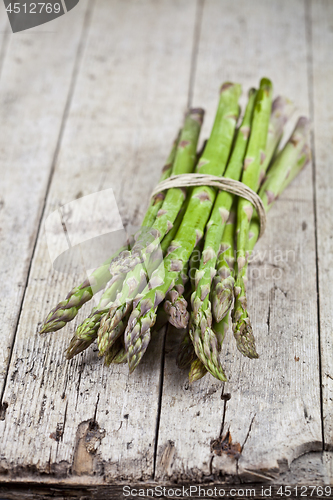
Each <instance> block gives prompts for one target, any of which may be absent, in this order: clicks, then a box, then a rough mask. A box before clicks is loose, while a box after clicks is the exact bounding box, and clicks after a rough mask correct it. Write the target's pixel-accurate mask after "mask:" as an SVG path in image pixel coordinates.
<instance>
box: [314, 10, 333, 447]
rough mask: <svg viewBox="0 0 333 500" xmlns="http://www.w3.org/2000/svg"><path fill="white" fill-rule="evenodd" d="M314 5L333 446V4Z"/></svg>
mask: <svg viewBox="0 0 333 500" xmlns="http://www.w3.org/2000/svg"><path fill="white" fill-rule="evenodd" d="M309 7H310V8H309V16H310V18H309V23H310V25H309V30H310V33H309V35H310V41H311V42H312V51H311V54H310V57H311V63H312V65H311V79H312V82H311V83H312V85H313V89H312V90H313V135H314V148H315V166H316V170H315V181H316V208H317V248H318V282H319V307H320V339H321V364H322V365H321V375H322V388H323V389H322V390H323V412H324V437H325V446H326V448H327V449H333V415H332V406H333V340H332V324H333V293H332V291H331V290H332V288H331V284H332V282H333V246H332V225H333V215H332V209H331V200H332V196H333V171H332V155H333V101H332V81H333V55H332V51H331V50H330V47H331V45H332V43H333V28H332V26H333V24H332V16H333V5H332V3H331V2H328V1H322V0H321V1H319V2H315V3H314V2H312V3H311V4H309Z"/></svg>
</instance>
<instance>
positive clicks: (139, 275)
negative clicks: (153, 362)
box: [98, 109, 203, 353]
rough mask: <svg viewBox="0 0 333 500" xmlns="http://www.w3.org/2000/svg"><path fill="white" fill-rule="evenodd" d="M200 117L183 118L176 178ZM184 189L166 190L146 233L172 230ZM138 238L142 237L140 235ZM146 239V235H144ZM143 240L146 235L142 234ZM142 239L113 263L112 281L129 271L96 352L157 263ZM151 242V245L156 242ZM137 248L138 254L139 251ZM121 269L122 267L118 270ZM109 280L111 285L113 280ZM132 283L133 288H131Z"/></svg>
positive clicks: (188, 161) (194, 113)
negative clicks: (128, 255)
mask: <svg viewBox="0 0 333 500" xmlns="http://www.w3.org/2000/svg"><path fill="white" fill-rule="evenodd" d="M202 118H203V110H201V109H191V110H190V111H189V112H188V114H187V116H186V119H185V124H184V128H183V130H182V133H181V137H180V142H179V144H178V148H177V153H176V157H175V161H174V167H173V172H172V173H173V174H174V175H180V174H183V173H189V172H190V171H192V169H193V167H194V164H195V160H196V155H195V150H196V146H197V142H198V137H199V133H200V128H201V124H202ZM185 196H186V193H185V190H184V189H181V188H173V189H169V190H168V193H167V194H166V197H165V200H164V203H163V206H162V209H161V210H159V212H158V213H157V218H156V220H155V222H154V224H153V226H152V228H151V229H150V230H149V231H148V233H151V234H152V235H157V234H158V235H159V238H162V237H163V235H164V234H165V233H166V232H167V231H168V230H169V229H171V228H172V222H174V219H176V218H177V215H178V214H179V210H180V209H181V206H182V204H183V202H184V200H185ZM141 236H142V235H141ZM148 236H149V235H148ZM145 237H147V234H145ZM145 237H141V239H140V236H139V238H138V240H137V242H136V244H135V245H134V247H133V249H132V252H131V259H130V260H129V262H127V261H126V260H120V262H118V261H117V262H116V263H115V269H118V271H117V270H116V271H115V275H114V277H113V279H115V278H116V277H117V276H119V274H117V273H118V272H119V269H124V268H126V269H129V271H128V273H127V275H126V277H125V280H124V284H123V289H122V291H121V293H119V294H118V296H117V299H116V301H115V303H114V305H113V306H112V309H110V313H109V315H108V321H107V322H104V323H103V326H102V327H101V329H100V331H99V334H98V345H99V349H100V352H102V353H103V352H105V350H106V349H108V346H109V347H110V345H111V344H112V342H113V341H114V340H115V338H114V336H113V335H112V330H113V329H114V328H116V326H117V324H118V323H119V321H121V320H122V318H123V317H124V316H125V315H126V314H127V312H128V311H130V309H131V307H132V303H133V300H134V298H135V297H136V295H137V294H138V293H140V292H141V291H142V289H143V288H144V287H143V286H141V284H146V283H144V281H145V279H146V282H147V281H148V278H149V276H150V275H151V269H154V266H155V267H157V265H158V264H159V262H158V259H157V262H156V261H155V253H157V256H158V254H159V253H160V254H161V252H158V250H159V249H158V246H156V245H155V246H154V245H152V242H150V243H151V244H150V245H148V247H149V248H148V247H146V248H144V244H145V243H147V240H145ZM156 241H157V240H156V239H155V243H156ZM139 247H140V251H139ZM145 265H147V267H148V269H149V271H148V272H147V271H146V269H145ZM122 266H125V267H122ZM113 279H112V280H111V283H112V281H113ZM133 283H134V285H135V286H133ZM153 283H154V280H153V278H151V280H150V285H151V286H152V285H153Z"/></svg>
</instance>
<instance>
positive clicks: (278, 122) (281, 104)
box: [259, 96, 294, 184]
mask: <svg viewBox="0 0 333 500" xmlns="http://www.w3.org/2000/svg"><path fill="white" fill-rule="evenodd" d="M293 110H294V107H293V104H292V102H291V101H290V100H289V99H287V98H286V97H283V96H278V97H276V98H275V99H274V101H273V103H272V112H271V116H270V119H269V125H268V132H267V141H266V147H265V159H264V160H263V163H262V166H261V169H260V176H259V184H261V183H262V181H263V179H264V177H265V174H266V171H267V169H268V167H269V164H270V163H271V161H272V158H273V156H274V153H275V151H276V149H277V147H278V145H279V143H280V141H281V138H282V135H283V129H284V126H285V124H286V123H287V121H288V120H289V118H290V116H291V114H292V112H293Z"/></svg>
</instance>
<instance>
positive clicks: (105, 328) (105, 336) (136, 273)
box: [98, 266, 147, 355]
mask: <svg viewBox="0 0 333 500" xmlns="http://www.w3.org/2000/svg"><path fill="white" fill-rule="evenodd" d="M146 284H147V275H146V273H145V271H144V268H143V267H142V266H136V267H135V268H134V269H133V270H132V271H131V272H130V273H129V274H128V275H127V276H126V277H125V280H124V282H123V286H122V289H121V291H120V292H119V293H118V295H117V297H116V299H115V301H114V302H113V304H111V306H110V309H109V311H108V312H107V314H106V315H105V316H104V317H103V319H102V321H101V324H100V327H99V330H98V349H99V352H100V355H103V354H104V353H105V351H106V350H107V349H110V348H111V346H112V344H113V342H115V340H116V339H117V337H118V336H119V335H120V333H119V328H117V326H118V324H119V323H122V320H123V319H124V318H125V317H126V316H127V315H128V313H129V312H130V310H131V308H132V303H133V300H134V298H135V297H136V296H137V295H138V293H140V292H141V291H142V290H143V289H144V287H145V286H146Z"/></svg>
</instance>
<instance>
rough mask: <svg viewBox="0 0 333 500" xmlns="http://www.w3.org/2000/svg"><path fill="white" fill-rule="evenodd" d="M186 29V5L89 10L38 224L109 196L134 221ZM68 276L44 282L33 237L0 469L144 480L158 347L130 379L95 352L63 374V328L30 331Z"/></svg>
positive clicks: (156, 166) (182, 81)
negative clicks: (86, 200)
mask: <svg viewBox="0 0 333 500" xmlns="http://www.w3.org/2000/svg"><path fill="white" fill-rule="evenodd" d="M175 12H177V15H176V16H175ZM194 20H195V3H192V2H186V0H173V1H170V0H163V1H160V2H154V1H152V0H144V1H142V2H139V3H138V2H136V1H134V0H133V1H128V2H126V3H124V2H122V1H121V0H113V1H110V0H99V1H98V2H96V4H95V8H94V9H93V13H92V18H91V25H90V27H89V32H88V33H87V34H86V39H85V40H86V43H85V48H84V53H83V59H82V64H81V65H80V68H79V72H78V75H77V83H76V86H75V91H74V94H73V99H72V101H71V104H70V110H69V115H68V119H67V121H66V124H65V127H64V133H63V138H62V142H61V148H60V152H59V155H58V159H57V163H56V166H55V172H54V176H53V180H52V185H51V187H50V192H49V196H48V199H47V205H46V210H45V219H46V218H47V217H48V215H49V214H51V213H52V212H53V211H54V210H56V209H57V208H58V207H59V206H62V205H64V204H66V203H67V202H71V201H73V200H75V199H76V198H80V197H82V196H84V195H87V194H91V193H95V192H99V191H101V190H103V189H106V188H112V189H113V192H114V194H115V197H116V199H117V203H118V207H119V210H120V213H121V215H122V216H123V221H124V223H126V222H128V221H130V223H131V224H132V225H134V224H138V223H139V222H140V221H141V218H142V216H143V214H144V210H145V208H146V206H147V204H148V200H149V195H150V192H151V190H152V188H153V186H154V185H155V183H156V182H157V180H158V177H159V175H160V171H161V168H162V166H163V165H164V162H165V159H166V157H167V155H168V152H169V151H168V150H169V149H170V146H171V143H172V141H173V139H174V136H175V135H176V134H177V131H178V127H179V126H180V125H181V123H182V118H183V112H184V111H185V109H186V102H187V93H188V83H189V75H190V63H191V50H192V40H193V29H194ZM179 47H181V48H182V49H181V50H179ZM43 224H44V220H43ZM72 264H73V265H74V264H75V262H72V261H71V259H69V260H68V262H66V263H65V264H64V266H63V267H62V270H61V272H60V271H59V270H58V271H57V270H52V267H51V262H50V258H49V255H48V250H47V246H46V238H45V233H44V231H42V232H41V235H40V238H39V239H38V242H37V248H36V252H35V257H34V260H33V262H32V267H31V273H30V279H29V284H28V288H27V293H26V296H25V301H24V305H23V310H22V314H21V317H20V325H19V328H18V332H17V336H16V342H15V347H14V351H13V357H12V362H11V365H10V371H9V376H8V384H7V387H6V391H5V394H4V402H6V403H7V404H8V408H7V411H6V415H5V420H4V421H2V422H0V433H1V441H2V449H1V459H0V464H1V468H2V470H3V471H9V472H10V474H12V477H15V476H16V477H18V476H19V477H20V478H22V477H24V474H28V472H29V469H31V467H33V468H34V470H35V473H36V475H38V474H42V473H44V474H45V473H46V474H56V475H57V477H61V476H65V475H67V474H69V473H73V474H74V475H77V476H82V477H83V476H87V475H88V476H89V477H91V476H92V474H96V476H98V477H99V478H100V480H101V481H103V480H105V479H106V480H115V479H118V480H119V479H121V478H124V477H126V478H130V479H132V480H137V481H138V480H144V479H148V478H150V477H151V476H152V474H153V467H154V443H155V433H156V422H157V412H158V403H159V397H158V396H159V387H160V363H161V353H162V342H163V335H160V336H159V337H158V338H157V339H155V341H154V342H152V346H151V348H150V350H149V352H148V353H147V356H145V359H144V360H143V362H142V364H141V366H140V367H139V368H138V369H137V370H136V372H135V373H134V375H132V376H131V377H129V376H128V368H127V366H120V367H111V368H106V367H104V366H103V363H102V361H101V360H100V359H98V357H97V353H96V349H95V350H94V349H90V350H89V351H88V352H86V353H84V355H80V356H78V358H77V359H74V360H73V361H71V362H66V361H65V358H64V354H63V352H64V348H65V346H66V345H67V344H68V342H69V339H70V338H71V335H72V332H73V329H74V328H75V325H74V326H73V324H70V325H68V327H66V328H64V329H63V330H62V331H60V332H57V333H55V334H53V335H46V336H42V337H40V336H38V335H37V334H36V331H37V326H38V323H39V322H40V321H41V320H42V319H43V318H44V317H45V315H46V313H47V311H48V310H49V309H50V307H51V305H53V304H56V303H57V302H58V301H59V299H62V298H63V297H64V296H65V295H66V294H67V292H68V290H69V289H71V287H72V286H73V285H74V284H75V283H76V282H77V280H79V282H80V280H82V279H83V277H84V275H83V273H81V274H80V272H78V273H77V274H73V273H72V274H71V272H70V271H71V265H72ZM92 305H94V304H92ZM92 305H91V304H88V305H87V307H86V308H84V310H82V311H81V314H80V315H79V316H78V319H77V321H75V324H76V325H77V324H78V322H80V321H82V319H83V318H84V317H85V316H86V315H87V313H89V312H90V308H91V307H92ZM23 401H26V402H27V401H29V402H30V403H29V405H28V406H26V405H23V406H22V402H23Z"/></svg>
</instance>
